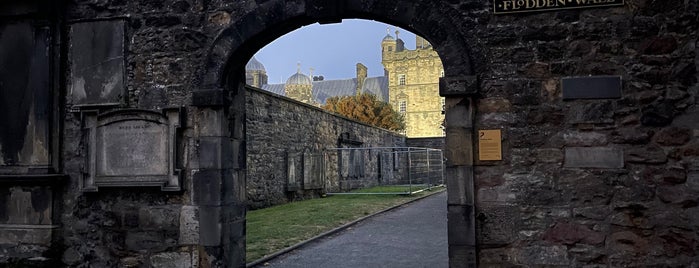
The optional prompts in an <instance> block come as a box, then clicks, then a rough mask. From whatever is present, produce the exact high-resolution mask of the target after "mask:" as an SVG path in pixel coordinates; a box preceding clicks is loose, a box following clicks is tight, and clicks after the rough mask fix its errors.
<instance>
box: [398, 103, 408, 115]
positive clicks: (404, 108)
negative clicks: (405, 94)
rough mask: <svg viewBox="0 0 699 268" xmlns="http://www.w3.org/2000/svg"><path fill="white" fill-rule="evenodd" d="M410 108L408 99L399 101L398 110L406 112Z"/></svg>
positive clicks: (402, 112)
mask: <svg viewBox="0 0 699 268" xmlns="http://www.w3.org/2000/svg"><path fill="white" fill-rule="evenodd" d="M407 110H408V102H407V101H404V100H403V101H400V102H399V103H398V112H399V113H401V114H405V112H406V111H407Z"/></svg>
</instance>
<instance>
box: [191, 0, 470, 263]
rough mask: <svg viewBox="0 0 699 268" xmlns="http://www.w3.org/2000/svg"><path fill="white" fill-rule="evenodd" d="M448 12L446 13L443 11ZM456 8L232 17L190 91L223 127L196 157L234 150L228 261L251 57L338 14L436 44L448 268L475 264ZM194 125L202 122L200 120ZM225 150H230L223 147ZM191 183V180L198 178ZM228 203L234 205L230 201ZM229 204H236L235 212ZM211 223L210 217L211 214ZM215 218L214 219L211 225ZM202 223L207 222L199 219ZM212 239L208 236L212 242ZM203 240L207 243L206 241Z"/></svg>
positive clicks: (237, 250)
mask: <svg viewBox="0 0 699 268" xmlns="http://www.w3.org/2000/svg"><path fill="white" fill-rule="evenodd" d="M445 11H449V12H445ZM456 14H457V11H456V10H454V9H453V8H451V7H449V6H448V5H447V4H446V3H444V2H441V1H440V2H434V1H417V2H414V1H410V2H408V1H394V2H387V3H386V2H381V3H373V2H372V3H361V2H357V3H355V2H350V1H333V2H330V1H321V0H317V1H316V0H307V1H305V3H304V4H302V5H296V6H294V7H293V8H291V7H289V6H287V5H285V3H284V1H267V2H265V3H264V4H261V5H260V6H258V7H257V8H256V9H254V10H252V11H251V12H250V13H248V14H247V15H245V16H243V17H242V18H241V19H240V20H237V21H234V22H231V23H230V24H229V25H228V26H227V27H226V28H225V29H224V30H223V31H221V32H220V34H219V35H218V37H217V38H216V40H215V41H214V43H213V46H212V48H211V50H210V51H209V55H208V58H207V61H206V66H204V71H203V74H202V76H201V78H200V87H199V88H198V89H197V90H195V91H194V92H193V103H194V105H195V106H198V107H200V110H201V113H202V114H209V115H213V116H215V117H218V118H217V119H213V120H212V119H208V120H209V121H210V122H214V121H215V122H217V123H218V124H221V128H220V129H223V130H224V131H222V132H220V133H218V134H216V135H221V137H220V138H221V140H225V139H226V138H228V139H230V140H231V141H232V143H231V145H230V146H225V145H223V144H222V147H221V149H220V150H215V151H212V152H205V151H201V152H200V153H199V156H198V157H199V159H202V158H206V159H208V158H211V156H209V155H208V154H218V155H217V157H220V156H221V155H222V154H225V153H231V154H232V156H233V157H232V158H230V159H228V160H227V163H226V161H222V162H221V164H220V167H219V168H220V170H221V171H222V172H221V173H220V174H221V176H220V177H219V179H220V180H221V184H222V185H223V186H231V187H230V189H224V190H223V195H224V196H222V197H221V199H222V200H223V201H224V202H222V203H221V204H222V205H221V208H220V209H221V210H222V211H223V212H222V213H223V216H222V217H221V219H220V220H221V221H223V222H222V223H223V226H222V238H221V239H223V240H222V241H218V242H220V243H222V245H223V255H224V262H225V263H226V264H227V266H241V265H242V264H244V263H245V256H244V254H245V234H244V232H243V233H240V230H244V224H245V210H244V209H240V208H242V207H243V206H244V204H243V203H244V198H245V197H244V196H245V194H244V191H245V183H246V182H245V167H246V163H245V158H246V157H245V156H246V152H245V122H244V121H245V108H244V106H245V97H244V95H245V94H244V90H245V75H244V68H245V64H246V63H247V62H248V60H249V59H250V58H251V57H252V56H253V55H254V53H255V52H257V51H258V50H259V49H260V48H262V47H263V46H265V45H266V44H268V43H269V42H271V41H273V40H274V39H276V38H278V37H280V36H282V35H284V34H286V33H289V32H291V31H293V30H294V29H297V28H300V27H302V26H305V25H309V24H313V23H316V22H318V23H321V24H323V23H336V22H341V20H342V19H367V20H376V21H381V22H384V23H388V24H391V25H395V26H398V27H401V28H404V29H407V30H409V31H411V32H414V33H416V34H418V35H420V36H422V37H424V38H425V39H426V40H427V41H429V42H430V43H432V44H433V46H434V48H435V50H436V51H437V53H438V54H439V55H440V58H441V60H442V64H443V67H444V77H441V78H440V95H442V96H444V97H447V100H446V105H445V106H446V107H445V108H446V111H445V115H446V119H445V120H446V126H447V131H446V147H447V148H446V151H445V153H446V154H445V155H446V158H447V159H448V161H447V185H448V188H447V189H448V190H447V191H448V219H449V225H448V237H449V239H448V240H449V256H450V266H452V267H467V266H473V265H475V226H474V216H473V214H474V211H475V209H474V202H473V194H472V192H473V190H472V189H473V168H472V166H473V159H472V158H473V157H472V155H473V152H472V148H473V147H472V134H471V133H472V131H473V127H472V124H473V123H472V122H473V120H472V119H471V118H473V109H472V103H473V101H472V100H471V97H472V96H473V95H474V94H475V93H476V91H477V90H476V87H477V85H476V79H475V70H474V68H473V66H472V60H471V53H470V51H471V50H472V49H471V48H470V47H469V46H468V43H467V42H466V41H467V40H463V39H462V36H464V35H463V34H461V30H460V29H463V26H462V25H459V24H460V23H458V22H457V21H458V20H453V19H452V18H454V17H456V16H457V15H456ZM197 124H203V123H201V122H198V123H197ZM227 147H229V148H227ZM194 183H195V184H196V183H197V182H196V178H195V181H194ZM227 204H232V206H227ZM230 207H234V208H237V209H234V210H232V211H229V210H230ZM212 221H214V220H213V219H212ZM213 223H214V222H212V223H211V224H213ZM200 224H201V225H202V226H206V225H207V224H208V223H207V222H202V223H200ZM213 240H215V238H212V242H214V243H215V242H216V241H213ZM203 244H206V242H203Z"/></svg>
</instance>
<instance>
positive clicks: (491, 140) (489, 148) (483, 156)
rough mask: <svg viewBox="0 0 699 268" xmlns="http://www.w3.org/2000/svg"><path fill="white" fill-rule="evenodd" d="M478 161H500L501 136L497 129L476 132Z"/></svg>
mask: <svg viewBox="0 0 699 268" xmlns="http://www.w3.org/2000/svg"><path fill="white" fill-rule="evenodd" d="M478 159H479V160H483V161H498V160H502V134H501V133H500V130H499V129H492V130H479V131H478Z"/></svg>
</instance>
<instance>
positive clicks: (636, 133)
mask: <svg viewBox="0 0 699 268" xmlns="http://www.w3.org/2000/svg"><path fill="white" fill-rule="evenodd" d="M651 134H652V132H650V131H648V130H646V129H642V128H619V129H616V130H614V131H613V132H612V142H613V143H622V144H646V143H648V142H649V141H650V136H651Z"/></svg>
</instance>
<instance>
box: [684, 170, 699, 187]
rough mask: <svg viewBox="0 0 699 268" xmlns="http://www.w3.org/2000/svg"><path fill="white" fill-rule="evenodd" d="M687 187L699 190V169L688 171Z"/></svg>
mask: <svg viewBox="0 0 699 268" xmlns="http://www.w3.org/2000/svg"><path fill="white" fill-rule="evenodd" d="M686 185H687V187H688V188H689V189H691V190H692V191H698V192H699V170H692V171H690V172H688V173H687V184H686Z"/></svg>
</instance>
